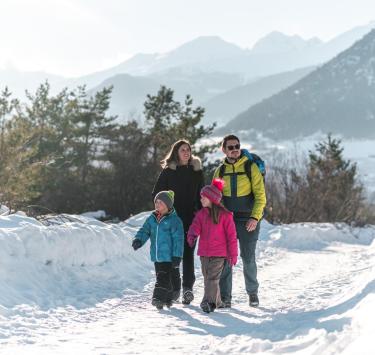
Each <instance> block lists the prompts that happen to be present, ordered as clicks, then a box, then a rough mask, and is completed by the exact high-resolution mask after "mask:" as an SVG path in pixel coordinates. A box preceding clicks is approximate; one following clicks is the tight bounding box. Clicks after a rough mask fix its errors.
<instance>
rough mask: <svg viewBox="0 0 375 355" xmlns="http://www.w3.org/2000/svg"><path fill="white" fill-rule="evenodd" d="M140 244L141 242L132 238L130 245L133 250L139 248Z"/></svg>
mask: <svg viewBox="0 0 375 355" xmlns="http://www.w3.org/2000/svg"><path fill="white" fill-rule="evenodd" d="M141 246H142V242H141V241H140V240H139V239H134V240H133V243H132V247H133V249H134V250H137V249H139V248H140V247H141Z"/></svg>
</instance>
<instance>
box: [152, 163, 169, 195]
mask: <svg viewBox="0 0 375 355" xmlns="http://www.w3.org/2000/svg"><path fill="white" fill-rule="evenodd" d="M165 190H169V188H168V172H167V169H163V170H162V171H161V172H160V174H159V177H158V179H157V180H156V183H155V185H154V188H153V190H152V200H154V198H155V196H156V194H157V193H158V192H160V191H165Z"/></svg>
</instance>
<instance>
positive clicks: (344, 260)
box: [0, 241, 375, 354]
mask: <svg viewBox="0 0 375 355" xmlns="http://www.w3.org/2000/svg"><path fill="white" fill-rule="evenodd" d="M306 249H308V248H306ZM197 261H198V260H197ZM374 264H375V245H374V243H372V244H371V245H362V244H346V243H340V242H338V243H332V244H330V245H329V246H328V247H326V248H318V250H302V249H296V250H291V249H290V248H289V249H288V248H282V247H280V246H277V245H276V246H275V245H274V244H270V243H269V242H268V241H262V242H260V243H259V252H258V266H259V279H260V282H261V289H260V301H261V306H260V307H259V308H258V309H254V308H250V307H249V306H248V304H247V295H246V293H245V292H244V281H243V276H242V272H241V264H240V265H238V266H237V267H236V268H235V275H234V292H233V297H234V299H233V308H232V309H230V310H229V309H226V310H219V311H217V312H214V313H212V314H210V315H206V314H204V313H202V312H201V310H200V309H199V301H200V298H201V295H202V278H201V276H200V273H199V271H198V273H199V277H198V279H197V282H196V300H195V301H194V302H193V304H192V305H190V306H183V305H182V304H176V305H174V307H173V308H172V309H171V310H163V311H160V312H159V311H156V310H155V309H154V308H153V307H152V306H151V305H150V294H151V290H152V286H153V280H152V279H151V278H150V283H149V284H148V285H147V286H146V287H145V289H144V290H143V291H142V292H135V291H133V292H131V291H127V292H125V295H124V297H122V298H110V299H107V300H105V301H104V302H101V303H98V304H96V306H95V307H90V308H82V309H80V310H77V309H75V308H73V307H67V306H65V307H59V308H54V309H49V310H45V311H43V310H40V309H39V310H38V309H36V308H35V307H32V306H25V305H24V306H18V308H16V309H12V310H8V311H3V312H2V310H1V308H0V315H1V314H3V317H2V318H1V317H0V330H1V331H2V333H1V334H2V339H1V338H0V350H1V351H0V353H1V354H172V353H173V354H229V353H231V354H232V353H233V354H238V353H241V352H243V353H262V354H275V353H297V354H336V353H344V354H366V353H367V354H374V353H375V352H374V350H375V346H374V345H373V346H371V345H369V346H367V347H365V348H363V349H361V351H360V352H357V351H358V348H357V347H356V348H353V344H355V342H356V339H357V337H362V340H363V339H364V341H365V343H366V344H367V341H368V344H372V342H370V340H371V337H372V335H373V334H374V331H375V326H374V325H372V324H371V322H369V321H367V320H368V310H369V309H372V310H374V309H375V307H374V306H375V272H374V271H375V265H374ZM4 313H7V314H4ZM361 344H362V346H363V344H364V342H363V341H362V342H361Z"/></svg>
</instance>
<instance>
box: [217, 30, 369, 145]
mask: <svg viewBox="0 0 375 355" xmlns="http://www.w3.org/2000/svg"><path fill="white" fill-rule="evenodd" d="M374 58H375V30H372V31H371V32H370V33H369V34H367V35H365V36H364V37H363V39H361V40H359V41H358V42H356V43H355V44H354V45H353V46H352V47H350V48H349V49H347V50H346V51H344V52H342V53H340V54H339V55H338V56H337V57H335V58H334V59H332V60H331V61H329V62H328V63H326V64H325V65H323V66H321V67H320V68H318V69H316V70H315V71H313V72H312V73H311V74H309V75H308V76H306V77H305V78H303V79H301V80H300V81H298V82H297V83H295V84H294V85H292V86H290V87H289V88H287V89H285V90H283V91H282V92H280V93H279V94H276V95H274V96H272V97H270V98H269V99H266V100H264V101H263V102H261V103H258V104H256V105H254V106H252V107H250V108H249V109H248V110H247V111H245V112H244V113H242V114H240V115H239V116H237V117H236V118H235V119H233V120H232V121H230V122H229V123H228V124H227V126H226V127H225V129H224V130H226V131H227V130H228V129H230V130H245V131H246V130H250V129H253V130H256V131H257V132H259V133H262V134H263V135H265V136H269V137H272V138H273V139H285V138H293V137H298V136H308V135H311V134H313V133H316V132H324V133H328V132H331V133H334V134H341V135H344V136H346V137H367V138H374V137H375V91H374V88H375V60H374Z"/></svg>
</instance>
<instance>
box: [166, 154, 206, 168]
mask: <svg viewBox="0 0 375 355" xmlns="http://www.w3.org/2000/svg"><path fill="white" fill-rule="evenodd" d="M177 165H178V164H177V162H175V161H171V162H169V163H168V168H169V169H172V170H176V169H177ZM189 165H191V166H192V167H193V170H194V171H199V170H202V161H201V160H200V158H199V157H197V156H196V155H192V156H191V160H190V163H189Z"/></svg>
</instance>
